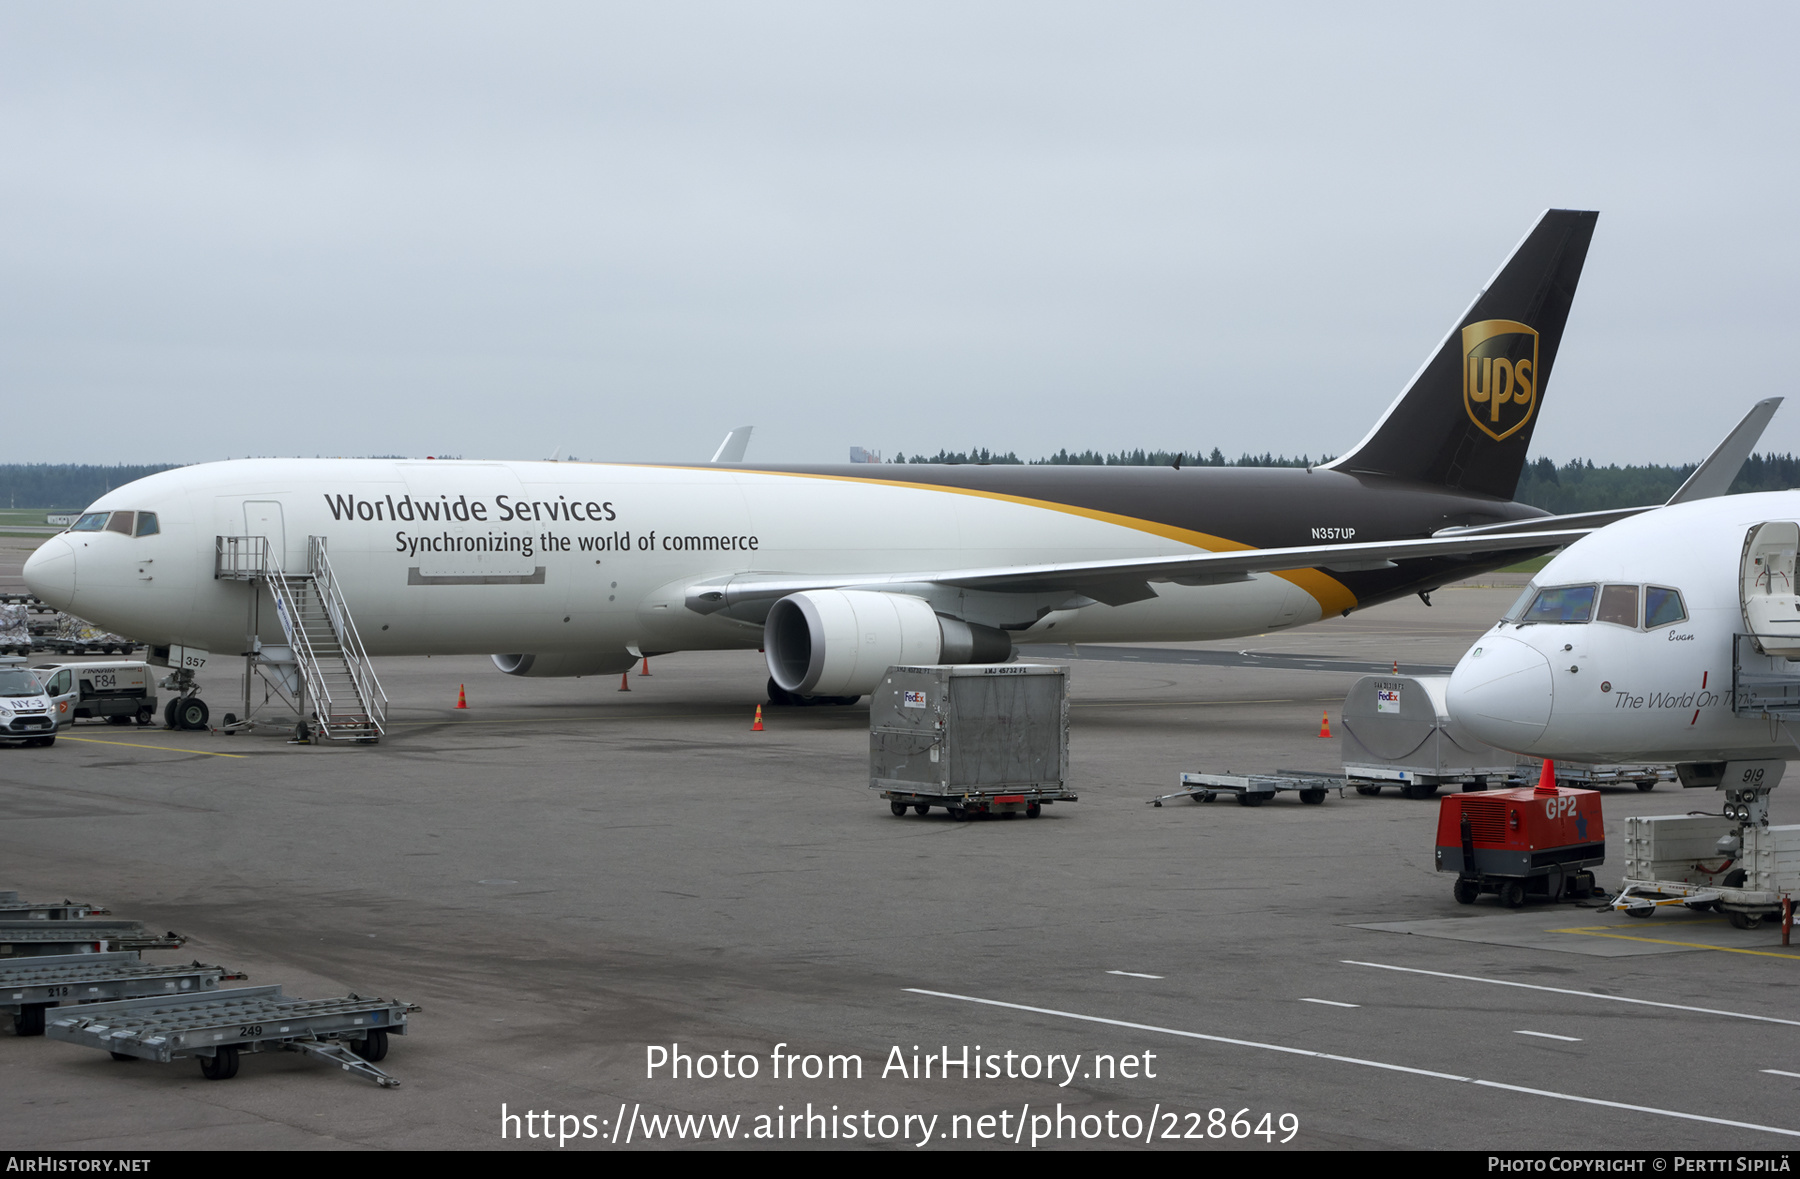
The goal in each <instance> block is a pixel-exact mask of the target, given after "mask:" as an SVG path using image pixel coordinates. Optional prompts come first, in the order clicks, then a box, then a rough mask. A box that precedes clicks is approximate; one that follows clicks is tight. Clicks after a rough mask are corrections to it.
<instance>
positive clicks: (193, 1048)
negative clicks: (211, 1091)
mask: <svg viewBox="0 0 1800 1179" xmlns="http://www.w3.org/2000/svg"><path fill="white" fill-rule="evenodd" d="M418 1010H419V1008H418V1007H417V1006H415V1005H413V1004H411V1003H403V1002H400V1001H398V1000H395V999H364V998H362V997H361V996H360V995H354V994H352V995H346V996H344V997H343V998H341V999H298V998H290V997H288V996H286V995H283V994H282V993H281V988H280V987H278V986H275V987H237V988H233V989H230V990H223V991H214V992H212V993H211V994H208V995H196V996H194V997H193V998H191V999H167V998H150V999H128V1000H125V1001H123V1002H119V1003H95V1004H92V1005H88V1006H83V1007H78V1008H75V1009H74V1010H72V1011H70V1012H69V1013H68V1014H66V1015H62V1014H59V1015H58V1016H57V1017H56V1018H54V1019H52V1020H51V1021H50V1023H49V1024H48V1026H47V1027H46V1028H45V1034H46V1035H48V1036H49V1037H50V1038H51V1039H53V1040H63V1041H66V1042H68V1043H70V1044H80V1045H82V1046H84V1047H88V1048H98V1049H100V1050H101V1051H103V1052H110V1053H111V1054H112V1057H113V1059H114V1060H131V1059H138V1060H153V1061H156V1062H158V1063H160V1064H168V1063H170V1062H172V1061H176V1060H182V1059H186V1058H190V1057H191V1058H194V1059H197V1060H199V1062H200V1073H201V1075H202V1076H204V1077H206V1079H207V1080H209V1081H225V1080H230V1079H231V1078H232V1077H235V1076H236V1075H237V1071H238V1058H239V1056H240V1055H241V1054H243V1053H246V1052H299V1053H302V1054H304V1055H307V1056H313V1057H317V1058H318V1059H320V1060H324V1061H328V1062H330V1063H332V1064H335V1065H337V1066H338V1067H339V1068H341V1069H343V1070H345V1071H346V1072H352V1073H356V1074H357V1075H358V1076H362V1077H366V1078H368V1079H369V1080H371V1081H374V1082H375V1083H376V1084H377V1085H380V1086H382V1087H383V1088H393V1087H395V1086H397V1085H399V1084H400V1081H399V1080H398V1079H397V1078H395V1077H393V1076H390V1075H389V1074H388V1073H386V1072H384V1071H383V1070H381V1069H379V1068H377V1067H376V1064H377V1062H378V1061H380V1060H382V1059H383V1058H384V1057H386V1056H387V1050H388V1036H389V1035H390V1034H392V1035H396V1036H403V1035H405V1034H406V1027H407V1019H406V1017H407V1016H408V1015H410V1014H412V1013H413V1012H415V1011H418Z"/></svg>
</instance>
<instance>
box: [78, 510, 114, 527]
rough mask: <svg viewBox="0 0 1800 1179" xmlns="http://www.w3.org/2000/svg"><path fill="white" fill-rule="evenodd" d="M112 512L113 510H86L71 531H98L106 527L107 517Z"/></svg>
mask: <svg viewBox="0 0 1800 1179" xmlns="http://www.w3.org/2000/svg"><path fill="white" fill-rule="evenodd" d="M111 514H112V513H111V512H85V513H83V514H82V517H81V519H79V520H77V521H75V525H74V527H72V528H70V529H69V531H70V532H98V531H100V530H101V529H102V528H105V527H106V518H107V517H108V516H110V515H111Z"/></svg>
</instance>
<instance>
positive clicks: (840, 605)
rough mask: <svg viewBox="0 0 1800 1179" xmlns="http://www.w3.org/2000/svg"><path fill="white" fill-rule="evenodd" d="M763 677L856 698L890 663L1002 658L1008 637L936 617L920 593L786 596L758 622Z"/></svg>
mask: <svg viewBox="0 0 1800 1179" xmlns="http://www.w3.org/2000/svg"><path fill="white" fill-rule="evenodd" d="M763 652H764V656H765V657H766V658H767V659H768V662H769V676H770V678H772V679H773V680H774V681H775V683H776V685H777V686H778V687H780V688H782V689H783V690H784V691H788V692H792V693H794V694H795V695H798V696H862V695H867V694H868V693H869V692H872V691H874V690H875V685H877V684H879V683H880V682H881V676H882V673H884V672H885V671H887V669H888V668H890V667H892V666H894V665H895V664H908V663H913V664H921V663H923V664H929V663H1004V662H1005V661H1006V660H1008V659H1010V658H1012V636H1011V635H1009V634H1007V633H1006V632H1005V631H1003V630H995V629H994V628H993V627H990V626H981V625H978V624H975V623H968V622H963V621H961V620H960V619H955V618H940V617H939V616H938V615H937V613H936V612H935V611H933V610H932V608H931V604H930V603H929V602H927V601H926V600H925V599H924V598H920V597H915V596H913V595H912V594H882V593H872V592H870V591H867V590H807V591H806V592H804V593H798V594H789V595H788V596H787V597H785V598H783V599H781V600H780V601H779V602H776V603H775V605H774V606H773V607H772V608H770V610H769V617H768V621H767V622H765V623H764V624H763Z"/></svg>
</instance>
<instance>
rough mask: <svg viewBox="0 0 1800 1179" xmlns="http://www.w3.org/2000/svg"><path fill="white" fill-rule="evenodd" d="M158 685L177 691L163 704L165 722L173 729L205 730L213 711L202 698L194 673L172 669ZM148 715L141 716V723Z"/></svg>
mask: <svg viewBox="0 0 1800 1179" xmlns="http://www.w3.org/2000/svg"><path fill="white" fill-rule="evenodd" d="M157 686H158V687H161V688H166V689H168V690H169V691H171V692H174V693H175V696H174V698H173V699H171V700H170V701H169V702H168V703H167V704H165V705H163V723H164V724H166V725H167V726H168V727H169V728H171V729H190V730H205V729H206V728H207V723H206V722H207V721H208V720H209V719H210V718H211V716H212V712H211V710H210V709H208V708H207V707H206V701H204V700H202V699H200V697H199V695H198V692H199V687H200V686H199V685H198V684H196V683H195V682H194V673H193V672H191V671H188V670H186V669H182V670H177V671H172V672H170V673H169V675H168V678H166V679H164V680H163V681H162V682H161V683H160V684H159V685H157ZM146 719H147V718H146V717H140V718H139V722H138V723H140V724H142V723H144V722H145V720H146Z"/></svg>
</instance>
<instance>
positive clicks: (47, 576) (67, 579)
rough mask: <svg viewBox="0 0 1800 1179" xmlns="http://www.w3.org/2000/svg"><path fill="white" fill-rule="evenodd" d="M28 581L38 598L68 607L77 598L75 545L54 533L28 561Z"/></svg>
mask: <svg viewBox="0 0 1800 1179" xmlns="http://www.w3.org/2000/svg"><path fill="white" fill-rule="evenodd" d="M24 576H25V584H26V586H27V587H29V588H30V590H31V592H32V593H34V594H36V595H37V597H38V600H39V601H41V602H45V603H47V604H48V605H51V606H54V607H56V608H57V609H58V610H67V609H69V607H70V604H71V603H73V602H74V601H75V546H74V545H72V544H70V543H69V542H68V541H67V540H64V539H63V538H62V537H60V536H53V537H51V538H50V539H49V540H47V541H45V542H44V543H43V544H41V545H39V546H38V549H37V552H35V553H33V554H31V556H30V557H28V558H26V560H25V569H24Z"/></svg>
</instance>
